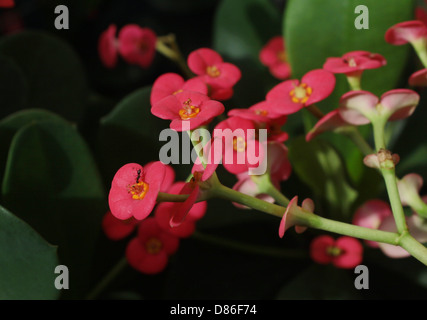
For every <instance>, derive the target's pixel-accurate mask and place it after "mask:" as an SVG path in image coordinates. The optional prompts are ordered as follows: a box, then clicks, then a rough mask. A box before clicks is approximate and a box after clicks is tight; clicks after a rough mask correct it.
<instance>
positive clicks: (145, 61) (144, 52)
mask: <svg viewBox="0 0 427 320" xmlns="http://www.w3.org/2000/svg"><path fill="white" fill-rule="evenodd" d="M119 41H120V46H119V52H120V55H121V56H122V57H123V59H124V60H125V61H126V62H128V63H131V64H137V65H139V66H140V67H142V68H148V67H149V66H150V65H151V63H152V62H153V59H154V55H155V53H156V41H157V36H156V34H155V33H154V31H153V30H151V29H149V28H141V27H140V26H138V25H136V24H128V25H126V26H124V27H123V28H122V29H121V30H120V32H119Z"/></svg>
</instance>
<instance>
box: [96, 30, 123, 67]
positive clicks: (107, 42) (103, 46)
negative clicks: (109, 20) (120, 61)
mask: <svg viewBox="0 0 427 320" xmlns="http://www.w3.org/2000/svg"><path fill="white" fill-rule="evenodd" d="M116 32H117V27H116V25H114V24H111V25H110V26H109V27H108V28H107V30H105V31H104V32H103V33H101V36H100V37H99V41H98V53H99V56H100V58H101V61H102V63H103V64H104V65H105V66H106V67H107V68H114V67H115V66H116V64H117V55H118V50H119V41H118V40H117V38H116Z"/></svg>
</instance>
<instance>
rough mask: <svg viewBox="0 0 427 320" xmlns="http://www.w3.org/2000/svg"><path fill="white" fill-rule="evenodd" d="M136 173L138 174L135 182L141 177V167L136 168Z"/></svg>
mask: <svg viewBox="0 0 427 320" xmlns="http://www.w3.org/2000/svg"><path fill="white" fill-rule="evenodd" d="M136 173H137V174H138V175H137V176H136V183H138V182H139V179H141V169H138V170H136Z"/></svg>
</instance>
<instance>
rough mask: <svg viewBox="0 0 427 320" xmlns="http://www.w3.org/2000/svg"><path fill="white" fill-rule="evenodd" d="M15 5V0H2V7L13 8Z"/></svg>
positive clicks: (0, 0) (0, 1)
mask: <svg viewBox="0 0 427 320" xmlns="http://www.w3.org/2000/svg"><path fill="white" fill-rule="evenodd" d="M14 6H15V1H14V0H0V8H12V7H14Z"/></svg>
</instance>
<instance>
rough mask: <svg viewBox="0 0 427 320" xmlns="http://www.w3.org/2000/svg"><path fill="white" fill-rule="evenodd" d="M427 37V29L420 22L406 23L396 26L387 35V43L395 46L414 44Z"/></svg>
mask: <svg viewBox="0 0 427 320" xmlns="http://www.w3.org/2000/svg"><path fill="white" fill-rule="evenodd" d="M426 37H427V27H426V26H425V25H424V23H423V22H421V21H418V20H412V21H405V22H401V23H398V24H395V25H394V26H392V27H391V28H389V29H388V30H387V32H386V33H385V41H387V42H388V43H390V44H393V45H396V46H398V45H403V44H406V43H408V42H410V43H413V42H414V41H417V40H418V39H421V38H426Z"/></svg>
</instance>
